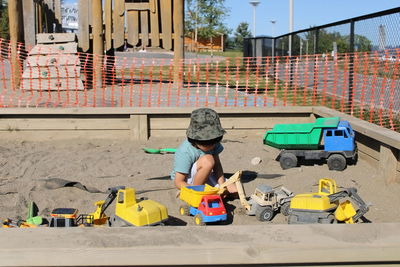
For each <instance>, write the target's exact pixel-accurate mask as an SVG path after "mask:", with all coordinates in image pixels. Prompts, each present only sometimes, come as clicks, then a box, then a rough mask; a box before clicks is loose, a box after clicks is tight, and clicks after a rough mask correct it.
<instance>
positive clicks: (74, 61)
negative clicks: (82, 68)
mask: <svg viewBox="0 0 400 267" xmlns="http://www.w3.org/2000/svg"><path fill="white" fill-rule="evenodd" d="M80 64H81V61H80V59H79V57H78V55H67V54H61V55H48V56H47V55H32V56H29V57H28V58H27V66H28V67H37V66H66V65H73V66H75V65H80Z"/></svg>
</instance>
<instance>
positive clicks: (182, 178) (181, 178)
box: [174, 172, 189, 189]
mask: <svg viewBox="0 0 400 267" xmlns="http://www.w3.org/2000/svg"><path fill="white" fill-rule="evenodd" d="M186 177H187V174H185V173H181V172H176V173H175V179H174V184H175V186H176V188H178V189H181V188H182V187H183V186H187V185H189V184H188V183H186Z"/></svg>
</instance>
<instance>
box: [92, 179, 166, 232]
mask: <svg viewBox="0 0 400 267" xmlns="http://www.w3.org/2000/svg"><path fill="white" fill-rule="evenodd" d="M107 192H108V193H109V195H108V197H107V199H106V200H102V201H97V202H96V203H95V205H96V206H97V209H96V211H95V212H94V213H92V214H90V215H93V223H94V224H95V225H101V224H105V223H107V222H108V225H109V226H113V227H115V226H147V225H158V224H162V223H164V222H165V221H166V220H167V219H168V211H167V208H166V207H165V206H164V205H162V204H160V203H158V202H156V201H154V200H149V199H145V198H141V199H136V192H135V189H134V188H128V187H127V188H125V186H117V187H112V188H109V189H108V191H107ZM115 199H117V202H116V204H115V214H113V215H111V216H110V217H107V216H106V215H105V213H104V212H105V210H106V209H107V208H108V206H110V204H111V203H112V202H113V201H114V200H115Z"/></svg>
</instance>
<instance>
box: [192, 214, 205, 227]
mask: <svg viewBox="0 0 400 267" xmlns="http://www.w3.org/2000/svg"><path fill="white" fill-rule="evenodd" d="M194 222H195V223H196V225H206V223H205V222H204V221H203V216H202V215H201V214H196V216H194Z"/></svg>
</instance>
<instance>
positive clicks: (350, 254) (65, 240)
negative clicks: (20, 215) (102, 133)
mask: <svg viewBox="0 0 400 267" xmlns="http://www.w3.org/2000/svg"><path fill="white" fill-rule="evenodd" d="M156 167H163V166H156ZM1 238H2V240H7V245H6V246H2V247H1V248H0V258H1V261H0V266H60V265H61V266H67V265H68V266H83V265H84V266H100V265H101V266H145V265H152V266H171V265H172V266H178V265H181V266H183V265H186V266H188V265H193V264H196V265H213V266H215V265H223V266H227V265H238V266H239V265H245V266H251V265H252V264H257V265H258V266H260V265H263V266H264V265H268V266H274V265H275V266H276V265H279V266H327V265H328V266H332V264H334V265H335V266H349V265H351V264H354V266H360V265H364V266H389V265H390V266H396V265H398V263H399V262H400V253H399V251H400V242H399V240H400V224H399V223H362V224H329V225H327V224H311V225H310V224H305V225H287V224H271V223H263V224H259V225H257V224H254V225H222V226H205V227H198V226H175V227H174V226H154V227H116V228H109V227H92V228H90V229H88V228H85V227H67V228H63V229H53V228H49V227H40V228H33V229H32V228H31V229H4V230H2V231H1ZM118 238H120V239H121V240H116V239H118ZM110 240H113V242H110ZM32 244H34V246H33V245H32ZM177 251H179V256H177V255H176V252H177Z"/></svg>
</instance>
